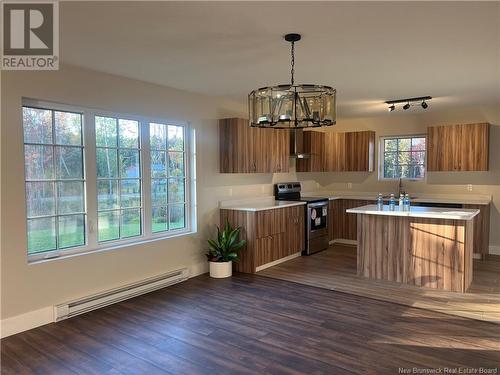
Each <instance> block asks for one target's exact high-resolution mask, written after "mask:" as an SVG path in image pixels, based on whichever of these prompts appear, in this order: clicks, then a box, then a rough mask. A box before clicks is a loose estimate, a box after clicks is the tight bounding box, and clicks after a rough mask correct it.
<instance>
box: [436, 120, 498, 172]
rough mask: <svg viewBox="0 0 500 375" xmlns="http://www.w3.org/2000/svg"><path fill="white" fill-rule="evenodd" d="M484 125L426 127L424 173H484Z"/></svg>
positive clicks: (486, 127) (486, 141) (486, 130)
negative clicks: (425, 163) (425, 166)
mask: <svg viewBox="0 0 500 375" xmlns="http://www.w3.org/2000/svg"><path fill="white" fill-rule="evenodd" d="M489 128H490V125H489V124H487V123H480V124H464V125H446V126H431V127H428V128H427V137H428V140H427V170H428V171H430V172H434V171H435V172H441V171H487V170H488V160H489V158H488V156H489Z"/></svg>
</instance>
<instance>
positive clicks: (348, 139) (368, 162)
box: [297, 131, 375, 172]
mask: <svg viewBox="0 0 500 375" xmlns="http://www.w3.org/2000/svg"><path fill="white" fill-rule="evenodd" d="M304 151H305V152H306V153H309V154H311V158H310V159H298V160H297V172H373V170H374V157H375V132H373V131H360V132H346V133H337V132H318V131H305V132H304Z"/></svg>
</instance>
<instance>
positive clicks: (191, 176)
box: [20, 98, 197, 263]
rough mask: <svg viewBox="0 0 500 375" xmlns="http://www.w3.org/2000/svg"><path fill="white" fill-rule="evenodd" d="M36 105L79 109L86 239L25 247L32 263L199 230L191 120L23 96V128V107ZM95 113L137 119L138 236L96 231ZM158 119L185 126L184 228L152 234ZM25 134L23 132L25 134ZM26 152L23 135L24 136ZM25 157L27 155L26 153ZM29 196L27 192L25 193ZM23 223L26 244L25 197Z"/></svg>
mask: <svg viewBox="0 0 500 375" xmlns="http://www.w3.org/2000/svg"><path fill="white" fill-rule="evenodd" d="M24 106H27V107H35V108H43V109H50V110H54V111H59V110H60V111H66V112H76V113H81V114H82V124H83V125H82V126H83V132H82V138H83V150H84V152H83V168H84V176H85V192H84V196H85V207H86V215H85V239H86V244H85V245H83V246H75V247H68V248H64V249H56V250H50V251H46V252H40V253H36V254H28V249H27V247H26V256H27V259H28V262H29V263H33V262H42V261H48V260H54V259H64V258H66V257H68V256H77V255H82V254H88V253H94V252H100V251H107V250H115V249H119V248H123V247H130V246H135V245H140V244H144V243H149V242H152V241H160V240H164V239H169V238H175V237H179V236H186V235H192V234H195V233H196V232H197V205H196V174H195V173H196V168H195V161H196V153H195V142H196V137H195V130H194V129H193V127H192V126H191V123H190V122H188V121H180V120H170V119H166V118H158V117H149V116H138V115H132V114H128V113H120V112H112V111H106V110H99V109H91V108H87V107H82V106H76V105H67V104H60V103H55V102H49V101H44V100H36V99H28V98H23V100H22V103H21V111H20V112H21V127H23V125H24V124H23V118H22V107H24ZM95 116H102V117H115V118H120V119H128V120H134V121H137V122H138V123H139V134H140V145H139V147H140V150H139V155H140V156H139V157H140V159H141V161H140V169H141V200H142V202H141V206H142V210H141V220H142V223H141V225H142V231H141V232H142V233H141V235H139V236H134V237H128V238H121V239H115V240H109V241H103V242H98V230H97V218H98V211H97V165H96V138H95ZM151 122H157V123H163V124H168V125H175V126H182V127H183V128H184V157H185V160H184V168H185V195H186V203H185V204H186V210H185V227H184V228H180V229H175V230H168V231H164V232H158V233H152V227H151V224H152V223H151V222H152V220H151V214H152V207H151V179H150V178H149V177H150V174H151V170H150V165H151V164H150V163H151V149H150V142H149V123H151ZM23 134H24V133H23ZM23 152H24V135H23ZM23 160H24V155H23ZM23 182H24V189H26V175H25V172H24V171H23ZM25 196H26V195H25ZM24 208H25V212H24V225H25V237H26V245H27V238H28V226H27V204H26V198H24Z"/></svg>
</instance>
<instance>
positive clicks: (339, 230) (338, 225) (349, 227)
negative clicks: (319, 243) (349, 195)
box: [328, 199, 374, 241]
mask: <svg viewBox="0 0 500 375" xmlns="http://www.w3.org/2000/svg"><path fill="white" fill-rule="evenodd" d="M373 203H374V201H371V200H362V199H335V200H331V201H330V203H329V211H330V212H329V217H328V236H329V240H330V241H333V240H338V239H343V240H352V241H356V240H357V235H358V229H357V228H358V226H357V218H356V215H355V214H348V213H347V212H345V210H347V209H349V208H356V207H360V206H365V205H367V204H373Z"/></svg>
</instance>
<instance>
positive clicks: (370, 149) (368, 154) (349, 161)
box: [344, 131, 375, 172]
mask: <svg viewBox="0 0 500 375" xmlns="http://www.w3.org/2000/svg"><path fill="white" fill-rule="evenodd" d="M374 159H375V132H373V131H361V132H348V133H345V162H344V163H345V170H346V171H353V172H373V168H374Z"/></svg>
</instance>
